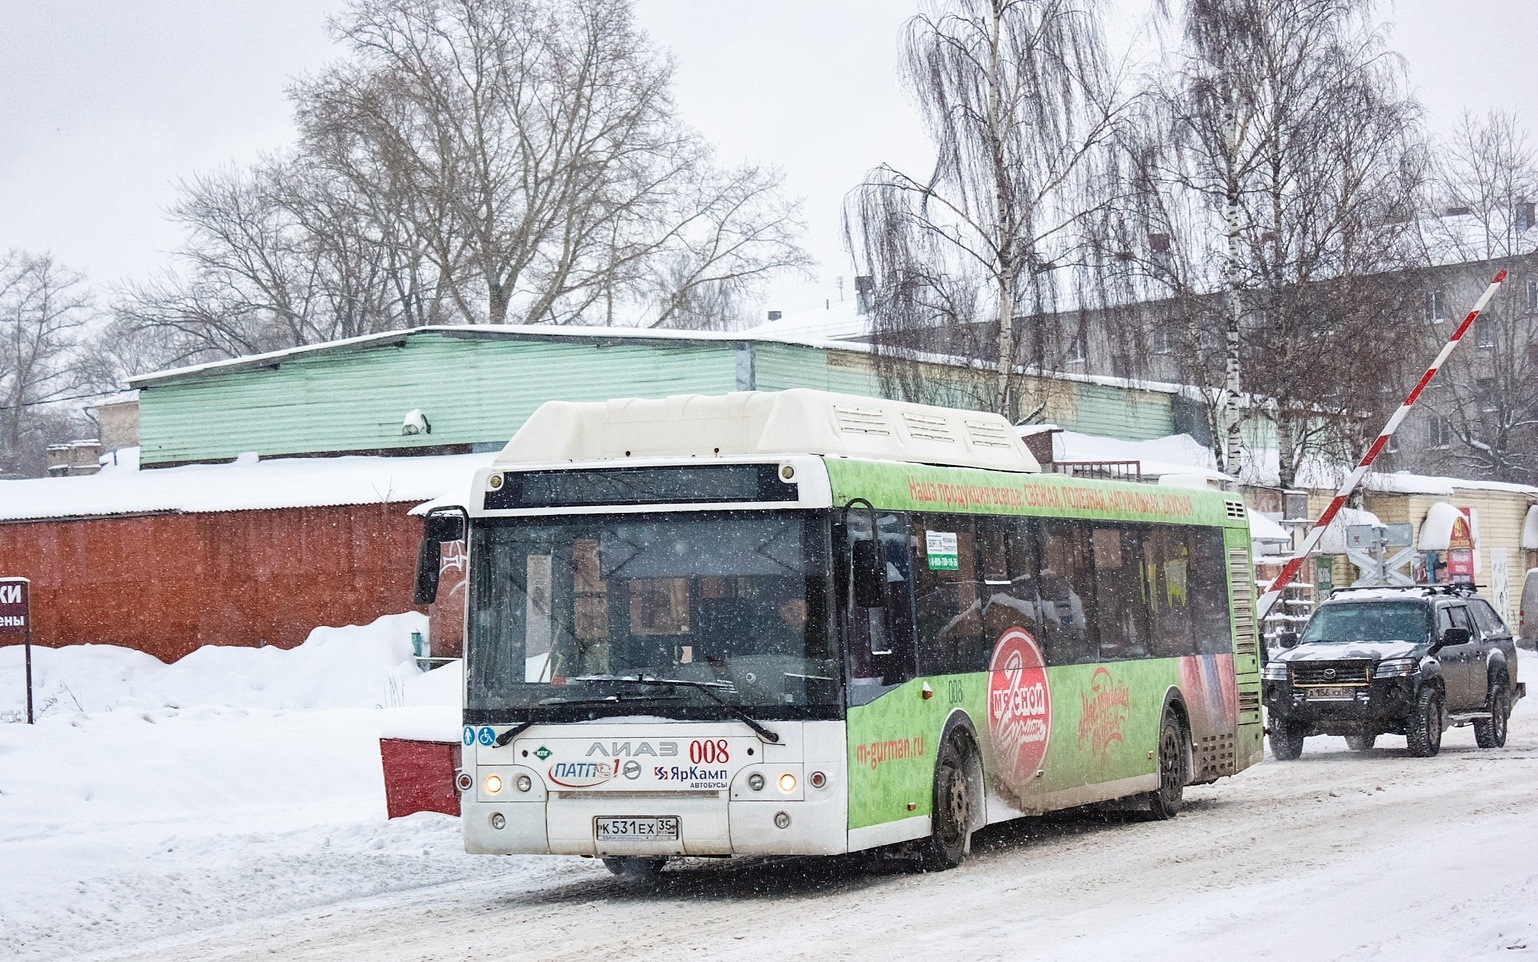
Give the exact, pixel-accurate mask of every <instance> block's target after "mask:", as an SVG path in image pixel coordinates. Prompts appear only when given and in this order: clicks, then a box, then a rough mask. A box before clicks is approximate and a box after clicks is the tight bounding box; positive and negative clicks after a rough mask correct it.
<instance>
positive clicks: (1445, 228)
mask: <svg viewBox="0 0 1538 962" xmlns="http://www.w3.org/2000/svg"><path fill="white" fill-rule="evenodd" d="M1511 213H1512V212H1509V211H1500V212H1495V213H1494V215H1493V216H1492V217H1491V219H1490V221H1489V222H1488V223H1487V222H1486V221H1485V220H1483V219H1482V218H1480V217H1479V216H1478V215H1476V214H1473V213H1460V214H1454V213H1447V214H1443V215H1441V216H1435V217H1422V218H1420V219H1419V220H1418V221H1417V224H1416V226H1417V227H1418V228H1419V231H1418V235H1419V239H1420V240H1421V241H1422V242H1423V243H1424V244H1425V245H1426V252H1427V255H1428V256H1429V258H1430V261H1431V263H1432V265H1433V266H1436V267H1450V266H1452V265H1454V264H1478V263H1483V262H1485V261H1491V260H1497V259H1500V258H1503V257H1506V256H1507V255H1508V253H1517V254H1520V253H1523V252H1526V253H1532V252H1533V251H1538V225H1528V226H1527V227H1526V229H1524V230H1522V231H1520V232H1518V231H1516V230H1515V227H1516V225H1515V224H1514V223H1512V222H1510V220H1509V216H1510V214H1511ZM1448 309H1449V311H1451V312H1453V313H1454V314H1456V315H1457V316H1460V317H1461V316H1462V315H1461V312H1459V310H1458V308H1457V306H1456V305H1449V307H1448Z"/></svg>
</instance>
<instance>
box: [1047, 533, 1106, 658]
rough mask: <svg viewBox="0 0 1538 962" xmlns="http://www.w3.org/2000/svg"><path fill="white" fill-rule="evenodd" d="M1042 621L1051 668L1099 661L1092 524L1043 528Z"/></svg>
mask: <svg viewBox="0 0 1538 962" xmlns="http://www.w3.org/2000/svg"><path fill="white" fill-rule="evenodd" d="M1037 582H1038V588H1037V593H1038V596H1039V597H1040V599H1041V617H1042V621H1043V623H1044V625H1045V627H1046V635H1047V655H1046V658H1047V664H1049V665H1072V664H1081V663H1084V662H1092V661H1096V660H1097V659H1098V658H1099V657H1100V639H1099V636H1098V635H1097V634H1096V632H1095V624H1094V620H1093V619H1092V618H1091V617H1090V614H1092V613H1093V610H1094V608H1093V606H1094V597H1095V573H1094V557H1093V555H1092V554H1091V548H1090V543H1089V530H1088V527H1087V525H1084V524H1081V523H1080V522H1077V521H1048V522H1046V523H1045V524H1044V525H1042V528H1041V574H1040V576H1039V577H1038V579H1037Z"/></svg>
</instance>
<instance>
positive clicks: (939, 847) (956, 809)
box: [923, 728, 981, 872]
mask: <svg viewBox="0 0 1538 962" xmlns="http://www.w3.org/2000/svg"><path fill="white" fill-rule="evenodd" d="M975 764H976V753H975V752H974V751H973V750H972V745H971V742H969V741H968V740H967V737H966V735H964V734H963V733H962V730H961V729H959V728H954V729H951V730H950V731H949V732H947V733H946V735H945V738H944V740H943V741H941V743H940V752H939V757H938V758H936V759H935V793H934V809H933V811H934V814H933V815H932V817H931V820H930V826H931V827H930V833H929V841H928V842H927V843H926V844H925V846H924V860H923V861H924V869H925V870H926V871H930V872H943V871H946V870H947V869H953V868H955V867H956V866H958V865H960V864H961V863H962V862H963V861H964V860H965V859H966V857H967V854H968V853H969V852H970V851H971V850H972V824H973V819H974V817H975V812H976V809H977V806H978V805H979V804H980V803H981V799H978V798H974V797H973V796H974V795H975V794H976V792H975V791H974V785H975V784H976V783H977V782H979V781H980V780H979V779H975V778H973V777H970V776H971V775H972V772H971V768H972V766H973V765H975Z"/></svg>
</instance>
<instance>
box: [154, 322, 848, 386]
mask: <svg viewBox="0 0 1538 962" xmlns="http://www.w3.org/2000/svg"><path fill="white" fill-rule="evenodd" d="M416 334H447V335H449V336H451V337H458V338H464V339H467V340H510V341H519V340H522V341H553V340H554V341H590V342H606V343H608V342H616V341H659V342H674V343H676V342H680V341H698V342H708V343H716V344H721V343H725V344H733V343H735V344H745V343H747V342H749V341H772V342H782V343H792V344H802V345H806V346H810V347H820V348H830V347H832V348H841V349H845V350H865V349H866V347H865V346H864V345H860V344H845V343H842V342H839V341H833V340H826V339H822V338H817V337H791V336H775V335H767V334H748V333H738V332H732V331H677V330H670V329H662V328H645V327H591V326H577V325H558V324H436V325H427V326H424V327H413V328H410V329H408V330H403V331H384V332H381V333H377V334H362V335H359V336H358V337H347V338H342V339H340V340H335V341H326V342H325V343H322V344H305V345H302V346H300V347H290V348H284V349H283V350H280V351H268V352H266V353H264V354H249V355H246V356H243V357H235V358H228V359H225V360H221V361H209V362H207V363H204V364H193V365H188V366H186V367H177V368H170V369H168V370H164V371H154V372H152V373H148V374H139V375H135V376H134V377H131V378H129V379H128V383H129V384H130V385H131V386H133V387H135V388H144V387H153V386H154V385H156V384H161V383H164V382H166V381H174V380H179V379H181V378H185V377H192V376H195V375H200V374H207V373H212V372H227V371H232V370H246V369H251V368H264V367H273V366H274V365H277V364H281V363H282V362H283V361H285V360H290V359H293V358H297V357H306V356H312V355H316V354H332V353H341V352H345V351H351V350H356V349H359V348H368V347H401V346H404V345H405V343H406V339H407V338H409V337H411V336H413V335H416Z"/></svg>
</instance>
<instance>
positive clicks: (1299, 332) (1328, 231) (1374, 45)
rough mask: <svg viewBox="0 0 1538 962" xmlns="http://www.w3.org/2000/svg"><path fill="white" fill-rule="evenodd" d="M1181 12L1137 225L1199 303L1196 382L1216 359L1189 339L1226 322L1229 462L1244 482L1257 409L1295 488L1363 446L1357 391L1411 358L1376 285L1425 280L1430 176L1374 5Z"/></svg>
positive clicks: (1392, 300) (1255, 5)
mask: <svg viewBox="0 0 1538 962" xmlns="http://www.w3.org/2000/svg"><path fill="white" fill-rule="evenodd" d="M1180 12H1181V15H1180V20H1179V22H1180V24H1181V48H1180V50H1181V52H1180V56H1179V59H1178V61H1177V62H1178V67H1177V69H1176V71H1175V72H1174V75H1173V76H1172V77H1170V78H1168V79H1165V80H1162V81H1161V82H1160V83H1159V84H1158V85H1157V86H1156V88H1155V90H1154V92H1153V94H1152V97H1151V100H1152V102H1153V104H1154V106H1153V108H1152V109H1151V111H1150V113H1151V115H1152V116H1153V117H1154V118H1155V123H1154V124H1153V127H1154V128H1155V129H1156V130H1157V132H1158V134H1157V136H1159V137H1161V138H1162V140H1158V141H1150V140H1148V139H1146V138H1145V139H1144V141H1142V144H1141V149H1140V150H1139V151H1138V163H1139V165H1140V166H1141V170H1140V172H1139V174H1138V176H1137V178H1136V180H1137V182H1138V184H1139V186H1140V190H1141V193H1142V194H1143V195H1144V196H1143V200H1142V202H1141V205H1140V214H1141V216H1143V217H1145V218H1147V220H1146V223H1147V224H1148V225H1149V230H1150V236H1158V237H1160V238H1162V239H1163V241H1164V244H1165V245H1166V248H1167V253H1166V255H1165V256H1164V258H1162V261H1163V263H1162V265H1161V266H1162V268H1163V269H1162V279H1163V280H1164V281H1165V282H1166V283H1168V284H1169V285H1170V287H1171V289H1172V291H1174V292H1175V294H1176V300H1177V301H1184V302H1185V307H1184V310H1185V313H1186V317H1187V319H1188V325H1187V327H1186V329H1185V331H1184V332H1183V333H1184V334H1185V339H1186V341H1187V347H1188V349H1190V350H1193V351H1199V354H1200V356H1199V358H1198V360H1197V362H1196V364H1197V366H1198V367H1202V368H1204V369H1207V370H1210V364H1211V360H1212V358H1211V353H1212V352H1211V350H1210V348H1211V346H1212V342H1211V341H1210V340H1207V341H1206V345H1207V347H1208V350H1206V351H1200V347H1201V343H1200V342H1202V341H1203V340H1206V339H1205V332H1204V331H1198V330H1194V329H1193V326H1192V325H1194V324H1195V323H1196V321H1195V319H1196V318H1197V317H1199V316H1201V315H1205V316H1206V317H1209V318H1210V317H1213V316H1214V315H1215V316H1217V317H1218V318H1220V325H1221V327H1220V330H1221V344H1222V347H1221V354H1220V357H1221V360H1222V370H1223V377H1222V382H1221V383H1222V386H1223V389H1222V391H1221V393H1220V394H1216V395H1212V394H1209V396H1208V397H1209V402H1210V403H1211V405H1212V409H1213V410H1214V413H1215V414H1220V416H1219V417H1217V418H1216V420H1217V421H1218V422H1219V423H1218V425H1217V426H1218V427H1219V428H1220V430H1219V431H1218V432H1216V435H1215V438H1214V442H1215V443H1214V448H1215V453H1216V454H1218V455H1219V459H1220V463H1222V464H1223V465H1224V467H1225V469H1226V470H1227V471H1228V472H1230V473H1231V474H1235V475H1237V474H1238V473H1239V471H1240V469H1241V468H1242V467H1243V464H1244V458H1243V444H1242V435H1241V431H1240V414H1239V408H1240V403H1241V400H1243V399H1244V398H1246V396H1248V397H1250V398H1252V399H1253V401H1252V410H1253V411H1254V412H1257V413H1262V412H1263V413H1264V415H1265V416H1266V417H1268V418H1269V419H1270V420H1271V421H1272V422H1273V424H1274V426H1275V430H1276V435H1277V441H1278V447H1279V462H1280V475H1281V478H1280V480H1281V483H1282V484H1283V485H1284V486H1285V485H1290V484H1291V483H1292V480H1293V476H1294V473H1295V472H1296V469H1297V467H1298V466H1299V464H1300V463H1301V462H1302V461H1303V460H1304V459H1305V458H1306V457H1308V456H1312V455H1323V456H1329V457H1339V456H1340V452H1341V451H1342V450H1344V449H1346V448H1349V447H1350V445H1351V443H1352V441H1351V438H1352V437H1354V434H1353V432H1354V431H1355V430H1356V428H1354V427H1353V426H1352V425H1353V422H1355V421H1361V420H1364V419H1367V420H1370V419H1371V417H1372V415H1371V414H1370V413H1369V412H1370V411H1371V410H1373V409H1375V407H1376V406H1377V405H1378V403H1379V399H1378V397H1377V392H1375V391H1370V392H1364V391H1362V390H1361V388H1363V387H1364V386H1365V385H1368V384H1376V383H1378V382H1379V381H1382V380H1383V376H1382V375H1383V374H1384V373H1385V371H1386V370H1387V371H1388V372H1390V373H1391V370H1392V367H1393V366H1394V362H1395V360H1396V359H1397V357H1399V355H1396V354H1394V353H1393V349H1392V343H1393V342H1392V340H1391V339H1389V338H1386V337H1384V336H1382V335H1383V334H1384V331H1383V330H1382V327H1383V325H1384V324H1386V323H1394V322H1398V323H1403V321H1404V317H1405V314H1404V310H1403V309H1404V306H1405V305H1404V301H1403V297H1402V296H1401V295H1400V294H1399V293H1397V291H1398V290H1399V289H1400V288H1402V285H1400V287H1399V288H1396V286H1395V285H1393V284H1383V283H1378V282H1376V281H1374V280H1372V278H1374V277H1375V276H1376V275H1381V274H1384V273H1385V272H1395V273H1398V272H1402V271H1404V270H1406V269H1413V268H1414V267H1415V266H1416V265H1417V263H1419V262H1418V260H1417V258H1416V255H1415V253H1414V249H1413V245H1410V244H1408V243H1406V238H1407V236H1408V235H1411V234H1413V224H1412V221H1413V217H1414V213H1415V210H1416V205H1417V201H1418V199H1419V194H1418V192H1419V191H1420V188H1421V181H1422V177H1423V171H1424V147H1423V144H1422V143H1421V140H1420V136H1419V133H1418V126H1417V123H1416V120H1417V111H1416V107H1415V105H1414V103H1413V101H1412V100H1411V99H1410V98H1409V97H1408V96H1407V95H1406V94H1405V93H1404V90H1403V84H1402V80H1401V78H1400V76H1399V71H1398V67H1397V64H1396V62H1395V61H1394V60H1393V58H1392V57H1391V56H1390V55H1388V54H1387V53H1386V52H1385V49H1384V45H1383V40H1382V35H1381V32H1380V30H1379V28H1378V27H1377V26H1376V25H1375V24H1374V23H1373V21H1372V20H1371V16H1370V14H1371V5H1370V3H1366V2H1362V0H1300V2H1298V3H1289V4H1268V3H1263V2H1261V0H1192V2H1190V3H1187V4H1186V5H1184V6H1183V7H1182V8H1181V11H1180ZM1212 298H1217V299H1219V300H1220V302H1221V305H1222V307H1221V310H1220V311H1215V310H1213V307H1212V305H1211V303H1210V302H1211V299H1212ZM1193 300H1199V301H1201V302H1203V303H1202V304H1201V306H1200V307H1196V308H1192V307H1190V305H1191V302H1192V301H1193ZM1384 365H1387V368H1385V366H1384ZM1367 372H1375V373H1376V376H1373V377H1370V378H1368V379H1367V380H1363V379H1362V378H1361V376H1360V375H1361V374H1362V373H1367ZM1200 383H1206V384H1212V383H1214V382H1213V381H1212V380H1204V381H1202V382H1200Z"/></svg>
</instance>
